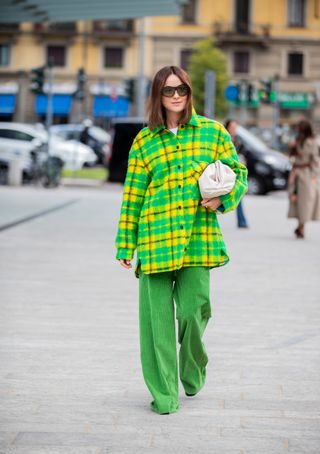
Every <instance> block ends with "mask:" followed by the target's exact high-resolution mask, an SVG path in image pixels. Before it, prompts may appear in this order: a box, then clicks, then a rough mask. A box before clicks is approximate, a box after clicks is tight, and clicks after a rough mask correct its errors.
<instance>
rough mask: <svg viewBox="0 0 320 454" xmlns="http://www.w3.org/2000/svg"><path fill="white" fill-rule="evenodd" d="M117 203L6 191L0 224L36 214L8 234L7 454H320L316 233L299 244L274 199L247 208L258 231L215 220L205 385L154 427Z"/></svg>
mask: <svg viewBox="0 0 320 454" xmlns="http://www.w3.org/2000/svg"><path fill="white" fill-rule="evenodd" d="M120 201H121V186H118V185H116V186H113V185H109V186H105V187H103V188H101V189H94V188H88V189H77V188H60V189H57V190H44V189H35V188H0V226H1V225H4V224H8V223H12V222H14V221H16V220H19V219H21V218H28V217H30V216H32V215H34V214H36V213H37V214H39V217H36V218H34V219H33V220H30V221H28V222H24V223H21V224H19V225H16V226H15V227H12V228H9V229H6V230H3V231H2V232H0V256H1V258H0V260H1V262H0V299H1V303H0V398H1V401H0V417H1V421H0V427H1V429H0V431H1V432H0V454H11V453H14V454H107V453H112V454H113V453H114V454H122V453H128V454H129V453H130V454H135V453H138V454H140V453H157V454H158V453H159V454H160V453H161V454H162V453H169V454H170V453H174V454H187V453H190V454H191V453H192V454H198V453H199V454H284V453H295V454H304V453H306V454H319V452H320V386H319V372H320V353H319V344H320V331H319V323H320V297H319V295H320V279H319V250H320V248H319V246H320V228H319V227H320V224H319V223H310V224H308V225H307V239H306V240H305V241H301V240H296V239H294V238H293V233H292V232H293V229H294V225H295V222H294V221H292V220H288V219H286V209H287V199H286V196H285V194H281V193H280V194H274V195H270V196H268V197H246V198H245V200H244V205H245V210H246V213H247V216H248V219H249V223H250V229H249V230H238V229H236V228H235V215H234V214H233V213H231V214H228V215H225V216H220V219H221V223H222V230H223V232H224V235H225V239H226V241H227V245H228V249H229V253H230V255H231V262H230V264H228V265H227V266H226V267H223V268H221V269H218V270H214V271H212V274H211V282H212V288H211V293H212V305H213V318H212V319H211V321H210V323H209V325H208V328H207V331H206V334H205V344H206V348H207V351H208V355H209V359H210V360H209V364H208V370H207V384H206V386H205V388H204V389H203V391H202V392H201V393H200V394H199V395H198V396H197V397H195V398H187V397H185V396H184V395H183V392H182V388H181V393H180V394H181V402H180V403H181V409H180V411H179V412H178V413H176V414H172V415H169V416H159V415H157V414H155V413H152V412H151V411H150V410H149V402H150V396H149V393H148V391H147V389H146V387H145V385H144V382H143V379H142V375H141V371H140V360H139V343H138V339H139V335H138V323H137V320H138V306H137V291H138V289H137V283H138V281H137V280H136V278H135V277H134V275H133V273H132V271H127V270H124V269H122V268H121V267H120V266H119V265H118V264H117V263H116V262H115V259H114V256H115V249H114V237H115V232H116V227H117V220H118V215H119V209H120ZM68 202H73V203H72V204H69V205H65V204H66V203H68ZM59 207H60V208H59ZM49 208H58V209H56V210H55V211H52V212H51V213H47V214H43V215H41V213H42V212H43V211H45V210H48V209H49Z"/></svg>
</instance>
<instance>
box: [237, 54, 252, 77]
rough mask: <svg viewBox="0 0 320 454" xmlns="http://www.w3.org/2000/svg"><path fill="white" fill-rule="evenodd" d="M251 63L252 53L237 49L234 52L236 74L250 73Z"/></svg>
mask: <svg viewBox="0 0 320 454" xmlns="http://www.w3.org/2000/svg"><path fill="white" fill-rule="evenodd" d="M249 63H250V54H249V52H247V51H236V52H234V54H233V72H234V74H237V73H243V74H248V72H249Z"/></svg>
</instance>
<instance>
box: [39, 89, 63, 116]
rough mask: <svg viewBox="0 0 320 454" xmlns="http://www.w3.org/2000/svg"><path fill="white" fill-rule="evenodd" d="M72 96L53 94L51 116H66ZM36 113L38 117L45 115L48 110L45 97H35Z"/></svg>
mask: <svg viewBox="0 0 320 454" xmlns="http://www.w3.org/2000/svg"><path fill="white" fill-rule="evenodd" d="M71 104H72V95H65V94H64V95H61V94H54V95H53V96H52V112H53V115H61V116H68V115H69V113H70V110H71ZM35 108H36V113H37V114H38V115H46V114H47V108H48V97H47V95H37V97H36V106H35Z"/></svg>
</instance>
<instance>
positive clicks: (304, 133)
mask: <svg viewBox="0 0 320 454" xmlns="http://www.w3.org/2000/svg"><path fill="white" fill-rule="evenodd" d="M309 137H313V131H312V126H311V123H310V122H309V121H307V120H301V121H300V122H299V123H298V137H297V141H298V142H299V143H300V144H301V145H303V144H304V141H305V140H306V139H308V138H309Z"/></svg>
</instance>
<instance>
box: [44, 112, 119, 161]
mask: <svg viewBox="0 0 320 454" xmlns="http://www.w3.org/2000/svg"><path fill="white" fill-rule="evenodd" d="M84 128H85V122H83V123H81V124H75V123H68V124H62V125H53V126H51V131H52V132H53V133H54V134H57V135H58V136H60V137H62V138H63V139H65V140H78V141H80V137H81V133H82V132H83V130H84ZM85 143H86V145H88V146H89V147H90V148H92V150H93V151H94V152H95V154H96V155H97V158H98V164H102V165H108V163H109V160H110V155H111V134H109V133H108V132H107V131H105V130H104V129H102V128H100V127H98V126H93V125H92V124H91V121H90V122H89V125H88V130H87V141H86V142H85Z"/></svg>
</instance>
